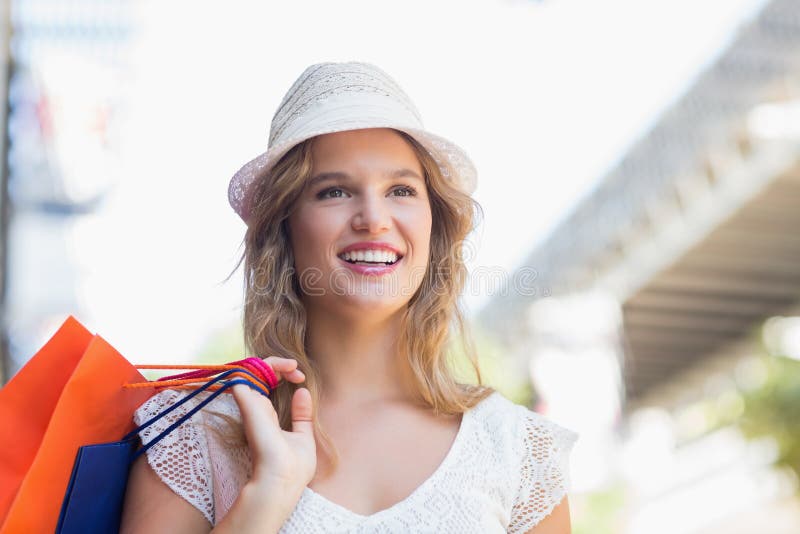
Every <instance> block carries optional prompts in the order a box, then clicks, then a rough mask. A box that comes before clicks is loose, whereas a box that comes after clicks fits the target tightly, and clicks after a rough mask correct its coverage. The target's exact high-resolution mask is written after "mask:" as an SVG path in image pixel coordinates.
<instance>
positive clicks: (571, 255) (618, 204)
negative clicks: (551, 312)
mask: <svg viewBox="0 0 800 534" xmlns="http://www.w3.org/2000/svg"><path fill="white" fill-rule="evenodd" d="M521 268H524V269H528V270H531V269H532V270H535V272H536V276H537V279H536V288H537V291H535V292H532V293H533V294H527V295H524V294H521V293H519V292H517V293H516V294H515V293H513V292H511V293H507V294H504V295H502V296H497V297H495V298H493V299H492V300H490V301H489V302H488V304H487V305H486V306H485V307H484V309H483V310H481V312H480V313H479V314H478V320H479V322H480V323H481V324H482V325H483V326H484V327H485V328H487V329H488V330H489V331H491V332H493V333H494V334H495V335H496V336H497V337H498V339H499V340H500V341H501V342H503V344H505V345H507V346H514V345H515V344H519V342H520V341H519V340H523V339H526V338H528V337H529V336H530V335H531V330H532V328H533V327H532V325H531V323H530V319H529V313H528V312H529V310H530V309H531V307H532V306H533V305H534V304H535V303H536V302H537V300H539V299H542V298H543V297H544V296H555V297H558V296H559V295H571V294H576V293H583V292H589V291H595V290H600V291H602V292H605V293H607V294H610V295H612V296H613V297H614V299H616V300H617V301H618V302H619V303H620V306H621V326H622V328H621V345H622V350H621V353H620V354H621V356H620V362H619V363H620V369H621V381H622V385H623V388H622V389H623V397H624V400H625V404H626V406H628V407H631V406H635V405H637V404H641V403H646V402H647V401H648V398H650V397H651V396H652V395H654V394H656V393H655V392H659V391H664V388H669V387H670V384H673V385H674V384H676V383H680V382H681V381H682V380H683V378H684V377H687V376H690V374H691V371H692V369H696V368H702V366H703V365H704V364H707V363H708V362H710V361H712V360H713V359H714V358H716V357H717V356H719V355H720V354H721V353H725V352H726V351H730V350H733V349H732V348H731V347H735V346H737V345H740V344H741V343H742V342H743V341H744V340H746V339H748V338H752V335H753V333H754V331H756V330H757V329H758V328H759V327H760V325H761V324H762V323H763V322H764V320H765V319H766V318H768V317H770V316H773V315H779V314H781V313H785V312H786V311H787V310H791V309H792V308H794V307H797V306H798V303H800V2H798V1H797V0H773V1H771V2H767V3H765V5H764V6H763V8H762V9H761V10H760V11H759V12H758V13H757V14H756V15H754V17H753V18H752V19H750V20H749V21H748V22H747V23H745V24H744V25H742V26H741V27H740V28H739V30H738V31H737V33H736V35H735V36H734V38H733V39H732V40H731V41H730V43H729V45H728V46H727V48H726V49H724V50H723V51H722V52H721V53H720V54H719V55H718V56H717V57H716V58H715V59H714V60H713V61H712V62H710V63H709V64H708V66H707V67H706V68H705V70H704V71H702V72H701V73H700V74H699V75H698V76H697V77H696V79H695V80H694V82H693V83H692V84H691V85H690V86H689V88H688V89H687V90H686V91H685V93H684V94H683V95H682V96H680V97H679V98H677V99H676V100H675V101H674V102H673V103H672V104H671V105H669V106H668V107H667V108H666V109H665V110H664V112H663V113H662V114H661V116H660V117H659V118H658V119H657V120H656V121H655V122H654V124H653V126H652V127H651V128H650V129H649V131H647V132H646V134H644V135H643V136H642V137H641V138H640V139H639V140H638V141H636V142H635V143H633V144H632V146H631V148H630V149H629V150H628V151H627V153H625V154H624V156H622V157H621V158H620V159H619V161H618V162H617V163H616V164H615V165H614V166H613V167H612V168H611V170H610V171H608V172H607V174H606V175H605V176H604V177H603V178H602V179H601V180H600V182H599V185H597V186H596V187H595V188H594V190H593V191H592V192H590V193H589V194H588V195H587V196H586V197H585V198H584V199H583V200H582V201H581V202H579V203H578V205H577V206H576V207H575V208H574V210H573V211H572V212H571V214H570V215H568V216H567V217H566V218H565V219H564V221H563V222H562V223H561V224H560V225H559V226H557V227H556V228H555V230H554V231H553V232H552V233H551V234H550V235H549V236H548V238H547V239H545V240H544V241H543V242H542V244H541V245H539V246H538V247H537V248H536V249H535V250H533V251H532V252H531V253H530V254H529V255H528V257H527V260H526V261H525V262H524V264H523V266H522V267H521ZM523 352H524V351H523ZM684 386H685V383H684Z"/></svg>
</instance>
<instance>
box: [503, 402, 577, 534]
mask: <svg viewBox="0 0 800 534" xmlns="http://www.w3.org/2000/svg"><path fill="white" fill-rule="evenodd" d="M519 409H520V414H521V421H520V425H519V427H518V428H519V430H518V432H519V434H521V435H520V436H518V438H519V440H520V441H521V443H520V444H519V448H520V454H521V455H522V457H521V464H520V469H519V473H520V475H519V489H518V491H517V496H516V499H515V501H514V505H513V508H512V510H511V522H510V524H509V527H508V532H510V533H518V532H527V531H528V530H530V529H531V528H532V527H533V526H535V525H536V524H537V523H539V522H540V521H541V520H542V519H544V518H545V517H546V516H547V515H549V514H550V512H552V511H553V508H555V507H556V505H557V504H559V503H560V502H561V500H562V499H563V498H564V496H565V495H566V494H567V491H568V490H569V487H570V481H569V453H570V451H571V450H572V447H573V445H574V444H575V442H576V441H577V440H578V434H577V433H575V432H573V431H572V430H569V429H567V428H564V427H562V426H559V425H557V424H555V423H553V422H552V421H550V420H548V419H547V418H545V417H544V416H542V415H540V414H538V413H536V412H532V411H530V410H528V409H526V408H524V407H521V406H520V407H519Z"/></svg>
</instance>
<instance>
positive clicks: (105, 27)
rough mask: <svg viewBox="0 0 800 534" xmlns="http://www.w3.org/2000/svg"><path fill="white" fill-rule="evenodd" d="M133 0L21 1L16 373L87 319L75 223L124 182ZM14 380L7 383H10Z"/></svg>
mask: <svg viewBox="0 0 800 534" xmlns="http://www.w3.org/2000/svg"><path fill="white" fill-rule="evenodd" d="M133 5H134V4H133V3H132V2H129V1H127V0H114V1H110V2H109V1H105V0H57V1H56V0H16V1H11V2H10V7H11V10H10V21H11V29H13V34H12V35H13V37H12V39H11V42H10V57H9V60H10V62H11V67H12V68H10V69H9V78H10V79H9V92H8V106H9V115H8V136H9V140H10V143H9V148H8V201H9V202H8V209H7V220H6V223H7V226H6V231H7V254H6V257H5V260H4V261H5V265H4V268H3V270H4V273H5V275H6V288H7V290H6V293H5V295H4V299H3V302H2V306H3V315H2V317H3V321H2V328H3V331H4V333H5V334H6V335H7V336H8V340H9V351H8V353H9V354H8V361H7V362H6V364H7V367H8V369H7V374H8V376H12V375H13V374H14V373H15V372H16V371H17V370H18V369H19V367H21V366H22V364H24V362H25V361H26V360H27V359H28V358H29V357H30V356H32V355H33V353H34V352H35V351H36V349H37V348H38V347H39V346H41V344H42V343H43V342H44V341H45V340H46V338H47V337H48V336H49V335H51V334H52V332H53V331H54V330H55V328H56V327H57V326H58V325H59V324H60V323H61V322H63V320H64V319H65V317H66V316H67V315H70V314H75V313H77V314H80V312H81V310H82V309H83V305H84V303H83V302H81V299H80V295H79V291H78V288H79V287H80V284H81V281H82V279H83V277H85V276H86V274H85V273H83V272H82V271H81V268H80V265H79V263H78V262H77V256H78V254H77V253H76V251H75V250H74V235H75V232H76V228H77V225H78V224H79V223H80V221H81V220H82V219H83V218H85V217H86V216H90V215H91V214H92V213H94V212H96V211H97V210H98V209H99V208H100V207H101V206H102V204H103V201H104V199H105V197H106V195H107V193H108V192H109V190H110V189H111V188H112V187H113V185H114V184H115V182H116V174H115V167H116V165H115V159H116V158H115V152H116V149H117V143H116V139H115V133H116V131H115V125H116V124H117V117H118V116H119V114H120V112H121V110H122V108H123V106H124V101H125V97H126V95H125V91H124V89H125V84H124V72H125V63H126V53H127V46H128V44H129V42H130V37H131V34H132V31H133V28H134V23H133V16H132V14H133V9H132V7H133ZM6 379H7V377H6Z"/></svg>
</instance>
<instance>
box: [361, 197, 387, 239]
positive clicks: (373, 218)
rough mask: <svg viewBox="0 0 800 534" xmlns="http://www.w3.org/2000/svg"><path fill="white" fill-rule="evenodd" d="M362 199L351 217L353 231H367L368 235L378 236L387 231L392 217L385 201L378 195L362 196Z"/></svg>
mask: <svg viewBox="0 0 800 534" xmlns="http://www.w3.org/2000/svg"><path fill="white" fill-rule="evenodd" d="M362 198H363V200H362V201H361V202H360V203H359V204H358V209H357V211H356V213H355V214H354V215H353V219H352V227H353V230H356V231H364V230H367V231H368V232H369V233H370V234H380V233H382V232H384V231H386V230H388V229H389V228H390V227H391V220H392V217H391V213H390V211H389V207H388V206H387V205H386V202H385V199H384V198H383V197H381V196H380V195H379V194H369V195H364V197H362Z"/></svg>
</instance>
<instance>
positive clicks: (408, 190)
mask: <svg viewBox="0 0 800 534" xmlns="http://www.w3.org/2000/svg"><path fill="white" fill-rule="evenodd" d="M398 191H399V192H400V193H401V194H399V195H398V196H401V197H413V196H416V194H417V190H416V189H414V188H413V187H411V186H410V185H403V186H400V187H398V188H396V189H395V190H394V192H395V193H396V192H398Z"/></svg>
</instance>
